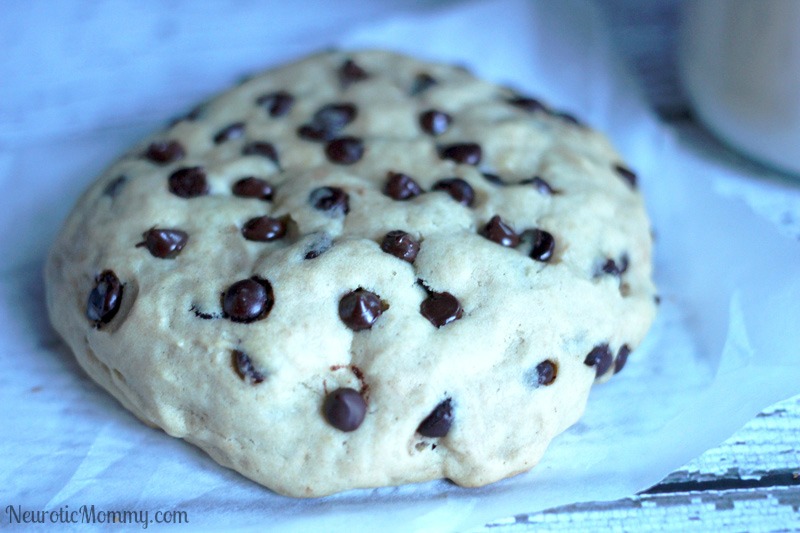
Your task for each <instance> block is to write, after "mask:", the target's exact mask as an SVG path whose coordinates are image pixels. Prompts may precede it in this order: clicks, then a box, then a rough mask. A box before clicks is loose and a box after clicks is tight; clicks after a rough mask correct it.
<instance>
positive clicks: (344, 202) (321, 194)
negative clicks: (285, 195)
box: [308, 187, 350, 216]
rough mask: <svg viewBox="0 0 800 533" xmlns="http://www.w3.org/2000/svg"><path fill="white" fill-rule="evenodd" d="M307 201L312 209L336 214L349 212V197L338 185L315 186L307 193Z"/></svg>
mask: <svg viewBox="0 0 800 533" xmlns="http://www.w3.org/2000/svg"><path fill="white" fill-rule="evenodd" d="M308 202H309V203H310V204H311V205H312V206H314V209H319V210H320V211H330V212H331V214H332V215H336V216H339V215H346V214H347V213H349V212H350V197H349V196H348V194H347V193H346V192H344V191H343V190H342V189H340V188H339V187H317V188H316V189H314V190H313V191H311V194H309V195H308Z"/></svg>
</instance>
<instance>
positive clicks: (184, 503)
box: [0, 0, 800, 531]
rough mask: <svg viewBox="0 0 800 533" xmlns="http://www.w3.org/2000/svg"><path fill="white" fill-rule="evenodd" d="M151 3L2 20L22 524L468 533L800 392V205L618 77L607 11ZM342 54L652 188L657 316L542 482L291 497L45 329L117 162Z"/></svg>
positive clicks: (8, 392)
mask: <svg viewBox="0 0 800 533" xmlns="http://www.w3.org/2000/svg"><path fill="white" fill-rule="evenodd" d="M134 4H135V3H134V2H127V3H125V2H121V3H119V4H112V6H114V7H107V6H108V5H109V4H103V5H102V6H100V5H95V3H92V2H75V3H73V4H68V3H64V4H61V3H36V2H31V3H30V4H27V3H20V5H27V6H29V7H23V8H18V9H16V10H12V12H11V13H10V17H7V18H6V19H5V20H6V22H0V36H1V37H0V39H2V41H3V44H4V46H5V49H6V50H10V52H9V53H8V54H7V55H6V57H5V58H3V59H0V74H2V75H3V76H2V77H3V79H4V80H12V81H10V82H9V83H5V82H4V83H3V85H0V184H2V190H3V195H2V199H0V227H2V229H3V231H2V232H1V233H0V254H2V257H3V260H2V266H0V405H2V407H3V419H2V423H0V503H2V504H3V509H0V519H2V521H3V523H7V519H8V516H7V513H6V509H5V506H6V505H9V504H12V505H21V506H22V507H23V508H24V509H30V510H43V509H47V510H53V509H55V510H57V509H59V508H63V507H65V506H70V509H75V508H78V507H80V506H81V505H92V504H93V505H95V506H97V507H98V508H101V509H108V510H150V511H151V517H152V512H154V511H155V510H172V509H177V510H182V511H187V513H188V516H189V519H190V524H191V526H193V527H195V528H196V527H200V528H211V527H215V526H222V525H225V526H237V527H259V528H265V527H274V528H281V529H284V528H291V527H297V528H301V527H302V528H307V529H312V528H313V529H314V530H318V531H334V530H343V531H344V530H347V531H352V530H376V529H378V528H380V529H381V530H383V531H394V530H402V531H411V530H419V531H443V530H463V529H467V528H470V527H475V526H478V525H481V524H483V523H486V522H488V521H491V520H493V519H498V518H502V517H505V516H511V515H514V514H518V513H528V512H533V511H536V510H541V509H545V508H549V507H553V506H557V505H562V504H567V503H573V502H580V501H590V500H610V499H616V498H621V497H625V496H630V495H632V494H633V493H634V492H636V491H638V490H642V489H645V488H647V487H648V486H651V485H652V484H654V483H656V482H658V481H659V480H660V479H662V478H663V477H664V476H665V475H666V474H668V473H669V472H670V471H672V470H674V469H676V468H678V467H680V466H681V465H683V464H684V463H686V462H687V461H689V460H690V459H692V458H693V457H695V456H697V455H698V454H700V453H701V452H702V451H704V450H705V449H708V448H710V447H713V446H715V445H717V444H719V443H720V442H721V441H722V440H723V439H725V438H726V437H728V436H729V435H730V434H731V433H733V432H734V431H735V430H736V429H738V428H739V427H740V426H741V425H742V424H744V423H745V422H746V421H747V420H749V419H750V418H751V417H753V416H754V415H755V414H756V413H758V412H759V410H761V409H762V408H764V407H766V406H767V405H769V404H771V403H773V402H775V401H778V400H780V399H783V398H786V397H789V396H791V395H793V394H796V393H798V392H800V361H798V351H800V350H799V349H798V346H800V327H798V326H799V325H800V246H798V242H797V240H796V239H792V238H790V237H789V236H787V235H786V232H785V231H784V232H782V231H780V229H779V228H778V227H777V226H776V224H775V223H774V220H771V217H770V216H768V215H769V213H768V212H766V211H765V208H764V205H772V204H770V203H769V202H767V203H766V204H765V201H764V198H772V199H773V200H774V198H775V197H776V195H778V196H780V195H782V194H784V193H785V195H786V196H787V197H789V196H792V195H794V196H793V197H795V198H796V197H798V196H799V195H798V190H797V189H796V188H795V189H792V188H791V187H788V188H787V187H784V188H779V189H776V188H775V186H770V185H768V184H752V183H747V184H746V187H744V188H743V187H741V186H738V185H737V183H740V182H741V179H740V178H738V177H736V176H733V177H731V176H729V175H728V174H726V172H725V171H723V170H722V169H720V168H718V167H715V166H713V165H711V164H710V163H708V162H707V161H704V160H703V159H702V158H699V157H697V156H696V155H694V154H693V153H692V152H691V150H687V149H686V147H685V146H683V145H680V144H679V143H678V142H677V141H676V140H675V138H674V137H673V135H672V134H671V133H670V132H669V131H668V130H667V129H665V128H664V127H663V126H662V125H660V124H658V123H657V122H656V121H655V119H654V118H653V117H652V115H651V114H650V112H649V111H648V110H647V108H646V106H645V105H644V103H643V101H642V99H641V98H640V96H639V95H638V93H637V91H636V88H635V86H634V85H633V84H632V82H631V80H630V78H629V77H628V75H627V74H626V73H625V72H624V71H623V70H622V69H621V68H620V67H619V66H618V64H617V63H616V61H615V59H614V57H613V54H612V52H611V47H610V45H609V43H608V41H607V36H606V33H605V31H604V29H603V26H602V24H601V21H600V20H599V17H598V16H597V13H596V12H595V10H594V9H593V6H592V5H591V4H586V3H584V2H580V1H562V2H526V1H524V0H501V1H493V2H489V1H485V2H467V3H463V2H440V3H437V2H425V3H424V5H422V6H421V7H413V6H412V5H411V3H410V2H405V3H404V2H401V1H395V2H389V3H387V4H385V5H384V6H383V7H376V6H375V5H374V4H378V3H374V4H373V3H369V7H365V6H366V5H367V3H363V5H362V3H359V2H343V3H341V4H340V3H338V2H330V3H325V2H311V3H309V5H308V6H306V8H307V9H306V11H305V12H304V13H305V14H304V15H302V16H301V15H299V14H298V13H297V12H296V8H297V7H298V6H297V5H294V4H293V3H285V4H292V5H294V8H292V6H289V5H283V4H278V3H274V5H273V4H269V5H268V6H265V5H262V4H255V3H253V4H250V3H246V2H242V3H231V4H227V3H218V4H214V5H213V6H211V5H210V4H207V3H192V2H184V1H179V2H176V3H175V4H174V5H172V4H171V9H170V11H169V12H167V11H166V10H165V11H162V12H159V11H158V10H151V11H152V12H148V13H141V12H137V11H136V10H135V9H134V8H133V5H134ZM200 4H202V5H203V6H205V7H203V8H198V7H197V6H198V5H200ZM64 5H67V6H68V7H66V8H65V7H64ZM69 6H73V7H69ZM74 6H78V7H77V8H76V7H74ZM81 6H83V7H84V8H85V9H84V10H81V9H79V8H80V7H81ZM290 8H292V9H295V11H292V9H290ZM51 10H55V11H56V13H55V14H53V13H50V11H51ZM59 10H60V11H59ZM87 10H88V11H89V13H88V14H87V13H86V12H85V11H87ZM126 10H127V11H126ZM40 12H41V13H40ZM37 14H39V15H49V16H50V17H49V18H51V19H55V20H57V21H58V22H54V21H51V22H47V20H39V19H38V18H36V17H35V15H37ZM92 17H94V19H93V18H92ZM35 18H36V20H35V21H34V19H35ZM47 18H48V17H45V19H47ZM93 20H94V22H93ZM65 23H66V24H73V25H74V27H72V28H71V29H70V26H68V25H67V26H64V25H63V24H65ZM110 25H111V26H113V28H114V29H115V31H112V30H111V29H110V28H109V26H110ZM93 32H94V33H93ZM78 34H80V36H79V35H78ZM81 39H83V40H81ZM330 45H336V46H341V47H348V48H356V47H364V46H370V47H387V48H391V49H393V50H396V51H401V52H409V53H413V54H416V55H419V56H421V57H423V58H428V59H432V60H446V61H453V62H458V63H462V64H465V65H468V66H469V67H470V68H471V69H473V70H474V71H475V72H476V73H477V74H478V75H481V76H483V77H486V78H488V79H491V80H494V81H497V82H500V83H506V84H509V85H513V86H515V87H517V88H519V89H520V90H522V91H523V92H526V93H529V94H531V95H536V96H539V97H541V98H543V99H545V100H546V101H548V102H550V103H551V104H552V105H554V106H555V107H557V108H561V109H563V110H565V111H568V112H571V113H574V114H576V115H578V116H579V117H581V118H582V119H584V120H585V121H586V122H588V123H589V124H591V125H592V126H594V127H596V128H598V129H601V130H603V131H606V132H608V133H609V135H610V136H611V137H612V139H613V140H614V142H615V144H616V146H617V147H618V149H619V150H620V152H621V153H622V154H623V155H624V157H625V158H626V159H627V160H628V161H629V162H630V163H631V166H632V167H633V168H635V169H636V170H637V171H638V172H639V174H640V181H641V189H642V191H643V194H644V195H645V197H646V200H647V203H648V207H649V210H650V213H651V216H652V220H653V226H654V229H655V233H656V254H657V255H656V279H657V284H658V286H659V288H660V291H661V296H662V305H661V309H660V313H659V315H658V318H657V321H656V323H655V325H654V327H653V329H652V331H651V333H650V335H649V336H648V338H647V340H646V341H645V343H644V345H643V346H642V347H641V348H640V349H638V350H637V351H636V352H635V353H634V355H633V356H632V357H631V360H630V361H629V363H628V366H626V368H625V370H624V371H623V372H622V373H621V374H620V375H618V376H617V377H615V378H614V379H613V380H612V381H611V382H609V383H607V384H604V385H600V386H597V387H595V389H594V390H593V391H592V394H591V397H590V401H589V406H588V409H587V412H586V415H585V417H584V418H583V419H582V421H581V422H580V423H579V424H578V425H576V426H575V427H573V428H572V429H570V430H569V431H568V432H567V433H565V434H563V435H562V436H560V437H558V438H557V439H556V440H555V441H554V443H553V444H552V446H551V447H550V449H549V450H548V452H547V453H546V455H545V457H544V459H543V461H542V462H541V464H540V465H539V466H538V467H536V468H535V469H534V470H533V471H532V472H530V473H528V474H524V475H520V476H517V477H514V478H512V479H509V480H506V481H503V482H500V483H496V484H494V485H491V486H488V487H484V488H480V489H471V490H467V489H461V488H458V487H455V486H452V485H450V484H447V483H445V482H432V483H426V484H421V485H413V486H402V487H396V488H384V489H377V490H362V491H352V492H349V493H345V494H340V495H336V496H332V497H328V498H323V499H316V500H294V499H290V498H284V497H281V496H276V495H274V494H272V493H271V492H269V491H268V490H266V489H263V488H262V487H259V486H257V485H256V484H254V483H252V482H250V481H248V480H246V479H244V478H243V477H241V476H239V475H238V474H235V473H233V472H231V471H228V470H226V469H224V468H222V467H220V466H218V465H216V463H214V462H213V461H212V460H211V459H209V458H208V457H206V456H205V455H204V454H203V453H201V452H199V451H198V450H196V449H195V448H193V447H192V446H189V445H188V444H186V443H184V442H182V441H179V440H176V439H173V438H170V437H168V436H167V435H165V434H164V433H163V432H161V431H158V430H154V429H150V428H147V427H145V426H144V425H142V424H141V423H140V422H138V421H137V420H136V419H135V418H134V417H133V416H132V415H129V414H128V413H127V412H126V411H125V410H123V409H122V408H121V407H120V406H119V405H118V404H117V403H116V402H115V401H114V400H113V399H111V397H110V396H109V395H107V394H106V393H105V392H103V391H102V390H100V389H99V388H98V387H97V386H95V385H94V384H93V383H92V382H91V381H90V380H89V379H88V378H86V377H85V376H84V374H83V372H82V371H81V370H80V368H79V367H78V366H77V364H76V363H75V362H74V360H73V358H72V357H71V355H70V354H69V353H68V352H67V350H66V349H65V348H64V347H63V346H62V345H61V344H60V342H59V341H58V339H57V338H56V336H55V334H54V333H53V332H52V330H51V329H50V327H49V325H48V320H47V317H46V313H45V308H44V303H43V288H42V265H43V261H44V256H45V254H46V252H47V249H48V247H49V245H50V243H51V242H52V239H53V236H54V234H55V232H56V231H57V229H58V225H59V224H60V222H61V221H62V220H63V218H64V217H65V216H66V213H67V212H68V210H69V209H70V207H71V205H72V202H73V201H74V199H75V198H76V197H77V195H78V194H79V193H80V192H82V190H83V188H84V187H85V186H86V185H87V184H88V183H89V182H91V180H93V179H94V177H95V176H96V175H97V174H99V172H100V171H101V170H102V169H103V167H104V166H105V165H106V164H107V163H109V162H110V161H111V160H112V159H113V158H114V157H115V156H116V155H117V154H118V153H121V152H122V151H123V150H124V149H125V148H127V147H128V145H129V144H131V143H132V142H134V141H136V140H137V139H138V138H139V137H141V136H143V135H144V134H145V133H147V132H148V131H149V130H151V129H154V128H155V127H156V126H157V125H158V123H160V122H162V121H163V119H164V118H166V117H167V116H168V115H170V114H176V113H178V112H179V111H180V110H182V109H185V108H186V107H188V106H189V105H190V104H191V103H193V101H195V100H198V99H199V98H202V97H205V96H208V95H210V94H212V93H213V92H215V91H217V90H219V89H222V88H224V87H225V86H226V85H228V84H229V83H230V82H231V81H232V80H234V79H235V78H236V76H237V75H239V74H242V73H244V72H245V71H247V70H257V69H260V68H264V67H268V66H270V65H273V64H276V63H278V62H281V61H284V60H287V59H290V58H292V57H296V56H298V55H300V54H303V53H306V52H310V51H313V50H316V49H319V48H320V47H324V46H330ZM98 54H99V55H98ZM35 61H38V62H39V63H35V64H34V63H32V62H35ZM737 180H738V181H737ZM737 187H738V188H737ZM762 193H763V194H762ZM749 204H752V205H753V206H754V207H755V209H754V208H751V207H750V205H749ZM793 205H795V206H797V205H798V203H797V202H795V203H794V204H793ZM787 209H789V208H787ZM767 211H768V210H767ZM794 214H795V215H796V217H797V218H799V219H800V212H796V213H794ZM519 423H524V421H520V422H519ZM75 527H78V526H77V525H76V526H75ZM151 527H152V526H151Z"/></svg>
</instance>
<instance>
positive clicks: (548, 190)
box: [519, 176, 555, 196]
mask: <svg viewBox="0 0 800 533" xmlns="http://www.w3.org/2000/svg"><path fill="white" fill-rule="evenodd" d="M519 184H520V185H533V188H534V189H536V190H537V191H539V194H544V195H545V196H549V195H551V194H553V193H555V191H554V190H553V188H552V187H551V186H550V184H549V183H547V182H546V181H545V180H543V179H542V178H540V177H539V176H534V177H532V178H528V179H524V180H522V181H520V182H519Z"/></svg>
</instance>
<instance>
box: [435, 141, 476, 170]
mask: <svg viewBox="0 0 800 533" xmlns="http://www.w3.org/2000/svg"><path fill="white" fill-rule="evenodd" d="M439 157H441V158H442V159H449V160H450V161H455V162H456V163H461V164H464V165H478V164H480V162H481V157H482V150H481V145H479V144H477V143H457V144H449V145H447V146H442V147H440V148H439Z"/></svg>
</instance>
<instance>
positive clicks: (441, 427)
mask: <svg viewBox="0 0 800 533" xmlns="http://www.w3.org/2000/svg"><path fill="white" fill-rule="evenodd" d="M452 425H453V400H452V399H451V398H447V399H446V400H444V401H443V402H442V403H440V404H439V405H437V406H436V408H435V409H434V410H433V411H431V414H429V415H428V416H427V417H425V420H423V421H422V422H421V423H420V425H419V427H418V428H417V433H419V434H420V435H422V436H423V437H430V438H432V439H435V438H439V437H444V436H445V435H447V433H448V432H449V431H450V426H452Z"/></svg>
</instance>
